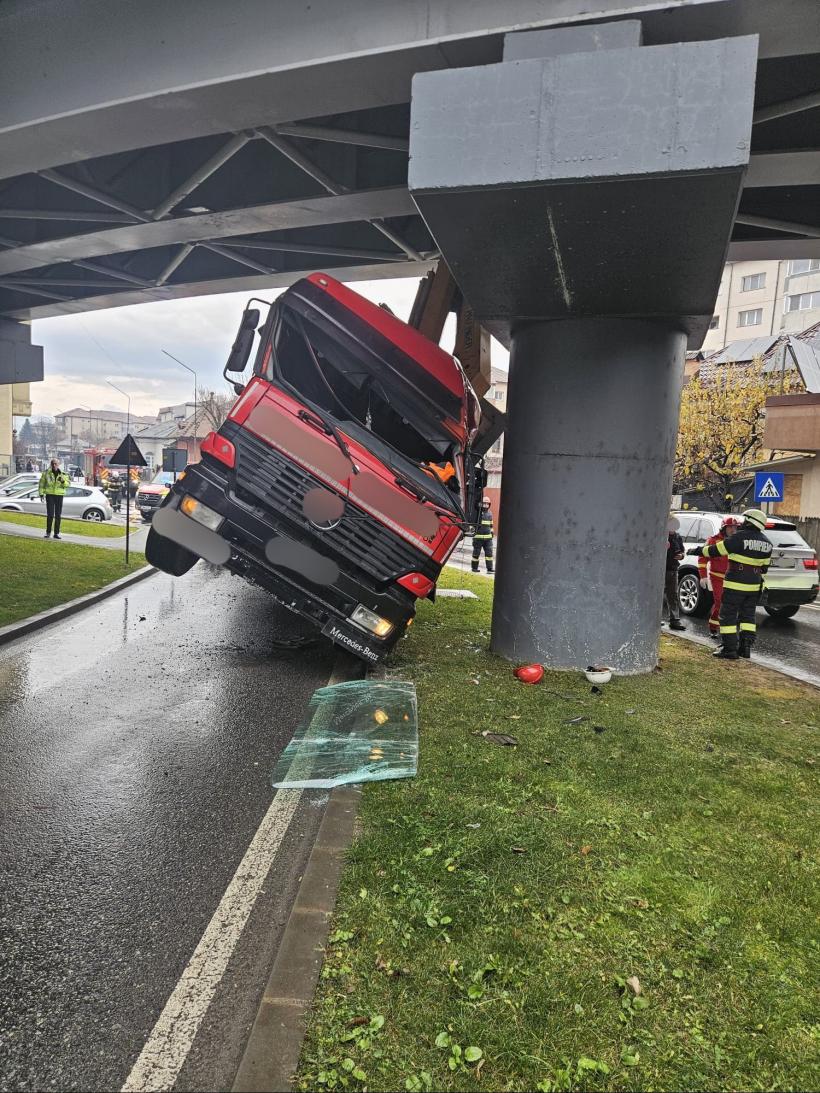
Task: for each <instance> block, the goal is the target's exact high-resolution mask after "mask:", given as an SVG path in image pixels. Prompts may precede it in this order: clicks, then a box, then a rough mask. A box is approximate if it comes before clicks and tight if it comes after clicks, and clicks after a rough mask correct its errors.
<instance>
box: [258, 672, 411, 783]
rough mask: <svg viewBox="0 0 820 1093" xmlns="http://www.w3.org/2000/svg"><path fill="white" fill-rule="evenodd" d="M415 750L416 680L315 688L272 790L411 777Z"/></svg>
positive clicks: (274, 775)
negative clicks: (274, 788) (414, 681)
mask: <svg viewBox="0 0 820 1093" xmlns="http://www.w3.org/2000/svg"><path fill="white" fill-rule="evenodd" d="M418 750H419V741H418V714H417V707H416V688H415V684H413V683H405V682H399V681H392V682H385V681H378V680H374V681H371V680H361V681H359V680H356V681H353V682H350V683H337V684H333V685H331V686H329V687H322V688H320V689H319V690H318V691H314V693H313V697H312V699H311V700H310V705H309V707H308V712H307V717H306V719H305V720H304V721H303V722H302V724H301V725H300V726H299V728H298V729H297V730H296V733H295V735H294V737H293V739H292V740H291V742H290V743H289V744H288V746H287V747H286V748H285V750H284V751H283V752H282V755H281V756H280V758H279V761H278V763H277V764H276V767H275V769H274V772H273V776H272V778H271V782H272V785H273V786H274V787H276V788H277V789H331V788H332V787H334V786H340V785H346V784H348V783H351V782H353V783H356V782H373V781H383V780H385V779H389V778H413V777H414V776H415V774H416V768H417V765H418Z"/></svg>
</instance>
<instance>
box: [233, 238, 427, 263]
mask: <svg viewBox="0 0 820 1093" xmlns="http://www.w3.org/2000/svg"><path fill="white" fill-rule="evenodd" d="M227 245H228V246H231V247H244V248H245V249H247V250H272V251H279V252H280V253H281V254H326V255H337V256H338V257H340V258H367V259H368V260H370V261H374V262H403V261H404V260H405V258H404V255H403V254H388V253H387V252H386V251H378V250H363V249H362V248H361V247H346V246H345V245H344V244H341V245H340V246H338V247H334V246H327V245H325V244H320V243H315V244H310V243H284V242H283V243H280V242H277V241H276V240H272V241H269V242H258V241H257V240H251V239H231V240H230V242H229V243H228V244H227Z"/></svg>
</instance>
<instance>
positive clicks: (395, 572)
mask: <svg viewBox="0 0 820 1093" xmlns="http://www.w3.org/2000/svg"><path fill="white" fill-rule="evenodd" d="M223 431H224V432H225V433H226V435H230V439H231V440H232V441H233V444H234V445H235V447H236V488H237V492H238V493H239V495H240V497H241V496H242V495H243V494H244V495H245V498H244V499H245V500H248V501H251V503H256V502H261V503H262V504H263V505H265V506H267V507H269V508H271V509H272V510H273V511H275V512H281V513H283V514H284V515H285V516H287V517H288V518H289V519H290V520H291V521H292V522H293V523H294V524H296V525H297V526H298V527H302V528H309V529H310V534H311V536H316V537H317V538H318V540H319V542H320V543H323V544H324V545H325V546H326V547H328V548H329V549H331V550H333V551H336V552H338V554H340V555H341V556H342V557H343V558H345V559H346V560H347V561H348V562H350V563H352V564H353V565H354V566H356V567H357V568H359V569H361V570H363V571H364V572H365V573H369V574H370V575H371V576H372V577H375V578H376V579H377V580H380V581H387V580H391V579H393V578H395V577H397V576H401V574H403V573H408V572H413V571H417V572H421V573H426V574H428V575H429V576H431V577H434V576H435V575H436V574H437V572H438V566H437V565H436V563H435V562H431V561H430V559H429V558H428V557H427V556H426V555H425V554H422V553H421V552H420V551H417V550H414V549H413V547H412V546H411V545H410V544H409V543H405V542H403V541H402V540H400V539H397V538H396V537H395V536H394V535H393V533H392V532H390V531H388V530H387V528H385V527H383V526H382V525H381V524H380V523H379V522H378V521H377V520H375V519H374V518H373V517H372V516H369V515H368V514H367V513H364V512H362V511H361V510H360V509H357V508H355V507H354V506H352V505H349V504H348V505H346V506H345V516H344V517H343V518H342V521H341V523H340V524H339V525H338V527H335V528H331V529H329V530H327V531H317V529H316V528H314V527H313V525H312V524H310V523H309V522H308V521H307V519H306V518H305V516H304V513H303V512H302V501H303V499H304V496H305V494H306V493H307V492H308V490H312V489H315V488H316V487H317V486H320V487H324V483H322V482H321V481H320V480H319V479H318V478H314V477H313V475H311V474H308V473H307V472H306V471H304V470H302V468H301V467H297V466H296V465H295V464H294V463H291V461H290V460H289V459H288V458H287V457H286V456H284V455H282V454H281V453H280V452H277V451H274V450H273V449H272V448H269V447H268V445H267V444H265V443H264V441H262V440H259V439H258V438H257V437H255V436H253V435H252V434H251V433H248V432H247V431H246V430H244V429H236V430H233V429H232V430H231V431H230V433H228V431H227V430H223ZM324 488H327V487H324Z"/></svg>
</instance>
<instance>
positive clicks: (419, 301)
mask: <svg viewBox="0 0 820 1093" xmlns="http://www.w3.org/2000/svg"><path fill="white" fill-rule="evenodd" d="M456 292H457V285H456V283H455V281H454V280H453V275H452V274H451V273H450V270H449V269H448V268H447V264H446V262H444V261H440V262H439V263H438V264H437V265H436V268H435V269H434V270H431V271H430V272H429V273H428V274H427V276H426V277H423V278H422V279H421V281H420V282H419V287H418V292H417V293H416V298H415V300H414V301H413V307H412V309H411V311H410V319H409V323H410V326H414V327H415V328H416V330H418V331H419V333H420V334H423V335H424V336H425V338H429V339H430V341H431V342H435V343H436V345H438V343H439V342H440V341H441V333H442V331H443V330H444V324H445V322H446V321H447V316H448V315H449V314H450V312H451V311H452V309H453V302H454V300H455V295H456Z"/></svg>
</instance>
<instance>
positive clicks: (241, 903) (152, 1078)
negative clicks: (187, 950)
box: [122, 789, 304, 1093]
mask: <svg viewBox="0 0 820 1093" xmlns="http://www.w3.org/2000/svg"><path fill="white" fill-rule="evenodd" d="M303 792H304V791H303V790H301V789H280V790H279V791H278V792H277V794H276V796H275V797H274V798H273V801H272V802H271V805H270V808H269V809H268V811H267V812H266V813H265V816H264V819H263V820H262V823H261V824H260V825H259V828H258V829H257V832H256V834H255V835H254V837H253V840H252V842H251V844H250V846H249V847H248V849H247V851H246V852H245V856H244V858H243V859H242V861H241V862H240V863H239V867H238V868H237V870H236V872H235V873H234V875H233V878H232V880H231V883H230V884H229V885H228V887H227V889H226V891H225V895H224V896H223V897H222V899H221V900H220V903H219V906H218V907H217V909H216V911H214V914H213V917H212V918H211V921H210V922H209V923H208V926H207V928H206V930H205V933H204V934H203V935H202V938H201V940H200V942H199V944H198V945H197V947H196V949H195V950H194V955H193V956H192V957H191V959H190V960H189V962H188V966H187V967H186V968H185V971H184V972H183V973H182V976H181V977H180V980H179V982H178V983H177V985H176V987H175V988H174V991H173V993H172V994H171V997H170V998H169V999H168V1001H167V1002H166V1003H165V1008H164V1009H163V1011H162V1013H161V1014H160V1015H159V1019H158V1020H157V1023H156V1024H155V1025H154V1028H153V1031H152V1032H151V1035H150V1036H149V1037H148V1040H147V1041H146V1043H145V1046H144V1047H143V1049H142V1051H141V1053H140V1056H139V1058H138V1059H137V1061H136V1063H134V1066H133V1067H132V1069H131V1073H130V1074H129V1075H128V1077H127V1078H126V1080H125V1085H124V1086H123V1087H122V1093H163V1091H165V1090H170V1089H172V1088H173V1086H174V1083H175V1082H176V1080H177V1078H178V1076H179V1072H180V1070H181V1069H182V1066H183V1064H184V1063H185V1060H186V1059H187V1057H188V1053H189V1052H190V1050H191V1046H192V1045H193V1042H194V1039H195V1038H196V1034H197V1032H198V1031H199V1026H200V1025H201V1024H202V1020H203V1018H204V1017H205V1014H206V1013H207V1012H208V1007H209V1006H210V1004H211V1002H212V1001H213V997H214V995H215V994H216V990H217V987H218V986H219V983H220V981H221V979H222V976H223V975H224V974H225V969H226V968H227V966H228V961H229V960H230V959H231V956H232V955H233V952H234V949H235V948H236V945H237V943H238V941H239V939H240V937H241V936H242V932H243V930H244V929H245V925H246V923H247V921H248V918H249V916H250V913H251V911H252V910H253V905H254V903H255V902H256V897H257V896H258V895H259V892H260V890H261V888H262V885H263V884H264V883H265V878H266V877H267V875H268V873H269V872H270V868H271V865H272V864H273V859H274V858H275V856H276V853H277V851H278V850H279V847H280V846H281V844H282V840H283V839H284V837H285V834H286V833H287V830H288V827H289V826H290V823H291V820H292V819H293V816H294V813H295V812H296V809H297V806H298V804H299V801H300V800H301V798H302V793H303Z"/></svg>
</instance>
